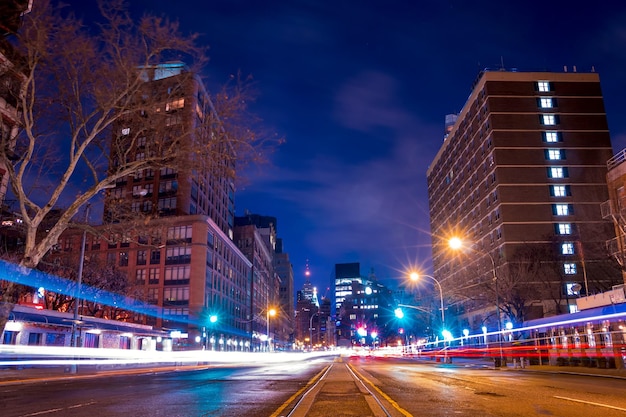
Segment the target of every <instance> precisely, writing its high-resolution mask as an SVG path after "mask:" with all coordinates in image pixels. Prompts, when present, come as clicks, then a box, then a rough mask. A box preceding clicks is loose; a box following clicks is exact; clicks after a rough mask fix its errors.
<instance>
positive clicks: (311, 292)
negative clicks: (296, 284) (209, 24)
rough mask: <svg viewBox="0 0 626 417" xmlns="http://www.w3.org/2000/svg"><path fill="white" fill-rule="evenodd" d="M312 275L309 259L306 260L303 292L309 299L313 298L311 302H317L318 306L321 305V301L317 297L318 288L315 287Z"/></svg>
mask: <svg viewBox="0 0 626 417" xmlns="http://www.w3.org/2000/svg"><path fill="white" fill-rule="evenodd" d="M310 276H311V270H310V269H309V260H308V259H307V260H306V268H305V270H304V277H305V278H306V280H305V282H304V287H303V289H302V294H303V295H304V298H306V299H307V300H311V302H312V303H313V304H315V305H316V306H317V307H319V306H320V302H319V300H318V299H317V288H315V287H314V286H313V285H312V284H311V281H310Z"/></svg>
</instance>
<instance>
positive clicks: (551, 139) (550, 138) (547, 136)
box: [543, 131, 563, 143]
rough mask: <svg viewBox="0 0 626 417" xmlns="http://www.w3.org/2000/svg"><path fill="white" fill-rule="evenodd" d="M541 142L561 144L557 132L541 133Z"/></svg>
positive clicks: (559, 135)
mask: <svg viewBox="0 0 626 417" xmlns="http://www.w3.org/2000/svg"><path fill="white" fill-rule="evenodd" d="M543 140H544V141H545V142H548V143H556V142H563V139H562V138H561V134H560V133H559V132H552V131H550V132H543Z"/></svg>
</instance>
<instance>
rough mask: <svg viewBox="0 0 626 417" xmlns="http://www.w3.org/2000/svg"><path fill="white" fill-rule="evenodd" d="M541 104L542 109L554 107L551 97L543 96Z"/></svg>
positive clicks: (540, 100)
mask: <svg viewBox="0 0 626 417" xmlns="http://www.w3.org/2000/svg"><path fill="white" fill-rule="evenodd" d="M539 106H540V107H541V108H542V109H551V108H552V107H554V102H553V101H552V98H550V97H542V98H540V99H539Z"/></svg>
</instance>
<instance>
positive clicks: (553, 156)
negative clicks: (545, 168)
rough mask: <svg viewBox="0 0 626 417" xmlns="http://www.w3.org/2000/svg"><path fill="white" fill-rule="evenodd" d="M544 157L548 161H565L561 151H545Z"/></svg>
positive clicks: (563, 153)
mask: <svg viewBox="0 0 626 417" xmlns="http://www.w3.org/2000/svg"><path fill="white" fill-rule="evenodd" d="M546 157H547V158H548V159H549V160H550V161H558V160H561V159H565V151H564V150H562V149H547V150H546Z"/></svg>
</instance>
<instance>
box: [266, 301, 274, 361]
mask: <svg viewBox="0 0 626 417" xmlns="http://www.w3.org/2000/svg"><path fill="white" fill-rule="evenodd" d="M275 315H276V309H274V308H268V309H267V351H268V352H269V350H270V339H271V338H270V317H274V316H275Z"/></svg>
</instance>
